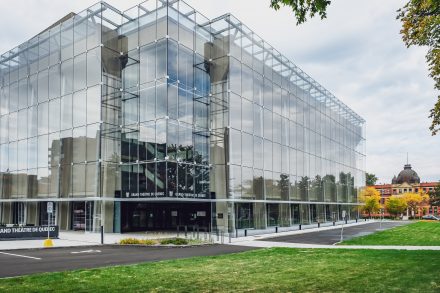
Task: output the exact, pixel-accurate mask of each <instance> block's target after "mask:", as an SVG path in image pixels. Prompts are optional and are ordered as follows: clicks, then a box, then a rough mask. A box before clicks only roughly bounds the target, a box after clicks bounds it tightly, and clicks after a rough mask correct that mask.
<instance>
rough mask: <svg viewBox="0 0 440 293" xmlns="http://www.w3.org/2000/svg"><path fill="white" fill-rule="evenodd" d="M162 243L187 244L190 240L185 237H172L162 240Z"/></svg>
mask: <svg viewBox="0 0 440 293" xmlns="http://www.w3.org/2000/svg"><path fill="white" fill-rule="evenodd" d="M160 244H162V245H166V244H174V245H187V244H188V240H186V239H183V238H170V239H163V240H161V241H160Z"/></svg>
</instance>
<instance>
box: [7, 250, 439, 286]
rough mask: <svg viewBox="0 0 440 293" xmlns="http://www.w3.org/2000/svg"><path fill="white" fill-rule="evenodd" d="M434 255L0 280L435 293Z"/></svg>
mask: <svg viewBox="0 0 440 293" xmlns="http://www.w3.org/2000/svg"><path fill="white" fill-rule="evenodd" d="M439 259H440V252H438V251H398V250H348V249H337V250H335V249H291V248H271V249H260V250H253V251H248V252H243V253H237V254H229V255H221V256H215V257H197V258H190V259H180V260H170V261H162V262H156V263H145V264H138V265H132V266H119V267H107V268H100V269H91V270H79V271H70V272H59V273H46V274H40V275H32V276H25V277H18V278H11V279H2V280H0V292H70V291H73V292H424V293H425V292H440V280H439V278H438V276H439V275H440V264H439Z"/></svg>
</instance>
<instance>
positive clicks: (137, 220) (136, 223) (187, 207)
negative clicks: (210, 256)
mask: <svg viewBox="0 0 440 293" xmlns="http://www.w3.org/2000/svg"><path fill="white" fill-rule="evenodd" d="M120 213H121V217H120V218H121V230H120V231H121V232H139V231H151V230H173V231H175V230H176V229H177V226H188V229H192V226H198V227H199V229H201V230H209V227H210V225H209V224H210V218H211V205H210V204H209V203H147V202H121V210H120ZM190 227H191V228H190ZM182 229H183V227H182Z"/></svg>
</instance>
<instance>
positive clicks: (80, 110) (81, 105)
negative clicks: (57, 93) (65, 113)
mask: <svg viewBox="0 0 440 293" xmlns="http://www.w3.org/2000/svg"><path fill="white" fill-rule="evenodd" d="M92 97H94V96H93V95H92ZM72 105H73V127H76V126H81V125H85V124H86V115H87V112H86V105H87V99H86V91H79V92H76V93H74V94H73V102H72Z"/></svg>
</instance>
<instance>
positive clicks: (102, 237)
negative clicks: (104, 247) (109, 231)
mask: <svg viewBox="0 0 440 293" xmlns="http://www.w3.org/2000/svg"><path fill="white" fill-rule="evenodd" d="M101 244H104V226H101Z"/></svg>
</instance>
